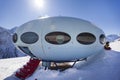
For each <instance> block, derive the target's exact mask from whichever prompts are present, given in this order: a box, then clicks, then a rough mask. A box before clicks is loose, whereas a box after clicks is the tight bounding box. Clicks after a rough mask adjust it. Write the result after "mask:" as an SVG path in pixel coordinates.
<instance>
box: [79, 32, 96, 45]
mask: <svg viewBox="0 0 120 80" xmlns="http://www.w3.org/2000/svg"><path fill="white" fill-rule="evenodd" d="M77 41H78V42H79V43H81V44H85V45H87V44H92V43H94V42H95V41H96V37H95V36H94V35H93V34H91V33H86V32H85V33H80V34H79V35H78V36H77Z"/></svg>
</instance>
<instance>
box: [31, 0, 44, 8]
mask: <svg viewBox="0 0 120 80" xmlns="http://www.w3.org/2000/svg"><path fill="white" fill-rule="evenodd" d="M33 4H34V6H35V7H36V8H37V9H43V8H44V0H33Z"/></svg>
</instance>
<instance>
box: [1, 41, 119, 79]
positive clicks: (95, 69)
mask: <svg viewBox="0 0 120 80" xmlns="http://www.w3.org/2000/svg"><path fill="white" fill-rule="evenodd" d="M110 46H111V48H112V50H108V51H107V50H106V51H104V52H102V53H101V54H100V55H97V56H94V57H93V58H91V59H88V61H87V62H86V61H80V62H78V63H77V64H76V65H75V66H74V67H73V68H70V69H67V70H65V71H62V72H60V71H56V70H44V69H42V68H41V67H40V66H39V67H38V69H37V70H36V71H35V73H34V74H33V75H32V76H31V77H29V78H27V79H26V80H35V79H36V80H120V47H119V46H120V41H119V40H116V41H114V42H112V43H111V44H110ZM28 60H29V57H28V56H26V57H19V58H11V59H1V60H0V80H4V78H6V77H8V76H10V75H12V74H14V72H16V71H17V70H18V69H19V68H20V67H22V66H23V65H24V64H25V63H26V62H27V61H28Z"/></svg>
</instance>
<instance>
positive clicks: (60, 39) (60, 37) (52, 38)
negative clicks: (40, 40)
mask: <svg viewBox="0 0 120 80" xmlns="http://www.w3.org/2000/svg"><path fill="white" fill-rule="evenodd" d="M70 39H71V37H70V36H69V35H68V34H67V33H64V32H51V33H48V34H47V35H46V36H45V40H46V41H47V42H48V43H51V44H58V45H59V44H65V43H67V42H69V41H70Z"/></svg>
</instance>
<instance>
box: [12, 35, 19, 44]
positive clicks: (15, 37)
mask: <svg viewBox="0 0 120 80" xmlns="http://www.w3.org/2000/svg"><path fill="white" fill-rule="evenodd" d="M12 39H13V42H14V43H16V42H17V39H18V36H17V34H16V33H15V34H13V37H12Z"/></svg>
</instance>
